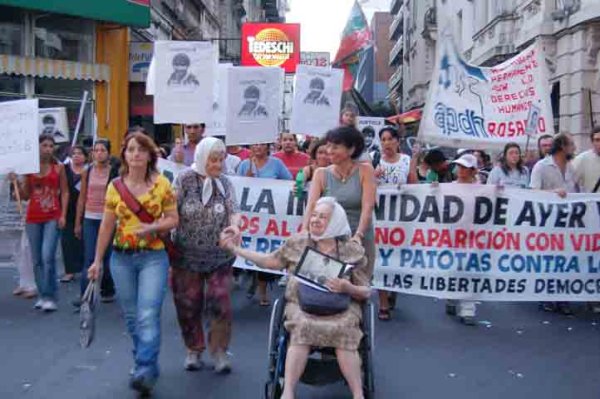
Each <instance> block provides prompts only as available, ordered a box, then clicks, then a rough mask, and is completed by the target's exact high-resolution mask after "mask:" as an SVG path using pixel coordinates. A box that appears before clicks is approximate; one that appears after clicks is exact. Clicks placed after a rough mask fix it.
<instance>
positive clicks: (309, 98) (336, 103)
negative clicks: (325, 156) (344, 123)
mask: <svg viewBox="0 0 600 399" xmlns="http://www.w3.org/2000/svg"><path fill="white" fill-rule="evenodd" d="M342 79H343V71H342V70H341V69H332V68H326V67H316V66H308V65H299V66H298V68H297V70H296V77H295V87H294V100H293V103H292V118H291V122H290V123H291V131H292V132H293V133H300V134H309V135H311V136H317V137H320V136H324V135H325V133H326V132H327V131H328V130H329V129H332V128H334V127H335V126H337V125H338V120H339V110H340V105H341V101H342Z"/></svg>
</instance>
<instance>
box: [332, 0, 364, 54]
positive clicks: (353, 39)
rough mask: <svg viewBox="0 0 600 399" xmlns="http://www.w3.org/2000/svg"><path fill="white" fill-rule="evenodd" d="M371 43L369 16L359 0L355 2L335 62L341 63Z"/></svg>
mask: <svg viewBox="0 0 600 399" xmlns="http://www.w3.org/2000/svg"><path fill="white" fill-rule="evenodd" d="M370 44H371V31H370V29H369V24H368V23H367V18H365V14H364V13H363V10H362V8H361V7H360V5H359V4H358V1H355V2H354V6H353V7H352V11H351V12H350V17H349V18H348V22H346V27H345V28H344V31H343V32H342V41H341V42H340V47H339V49H338V51H337V54H336V56H335V59H334V61H333V63H334V64H341V63H342V62H343V61H345V60H346V58H348V57H350V56H352V55H354V54H356V53H357V52H359V51H360V50H362V49H364V48H365V47H367V46H368V45H370Z"/></svg>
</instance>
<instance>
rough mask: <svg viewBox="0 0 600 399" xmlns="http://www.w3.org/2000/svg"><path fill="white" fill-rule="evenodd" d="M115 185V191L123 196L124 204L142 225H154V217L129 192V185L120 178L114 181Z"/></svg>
mask: <svg viewBox="0 0 600 399" xmlns="http://www.w3.org/2000/svg"><path fill="white" fill-rule="evenodd" d="M113 185H114V186H115V189H116V190H117V192H118V193H119V195H120V196H121V199H122V200H123V202H125V205H127V207H128V208H129V209H130V210H131V212H133V214H134V215H135V216H137V218H138V219H139V220H140V221H141V222H142V223H148V224H150V223H154V221H155V220H156V219H155V218H154V216H152V215H151V214H150V213H149V212H148V211H147V210H146V208H144V206H143V205H142V204H140V201H138V200H137V198H135V196H134V195H133V193H132V192H131V191H129V188H127V185H125V182H124V181H123V179H122V178H120V177H118V178H116V179H114V180H113Z"/></svg>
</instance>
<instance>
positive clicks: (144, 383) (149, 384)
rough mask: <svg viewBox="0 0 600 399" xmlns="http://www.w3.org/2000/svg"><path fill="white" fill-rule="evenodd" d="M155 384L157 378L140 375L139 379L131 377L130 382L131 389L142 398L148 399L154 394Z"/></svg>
mask: <svg viewBox="0 0 600 399" xmlns="http://www.w3.org/2000/svg"><path fill="white" fill-rule="evenodd" d="M155 382H156V379H155V378H148V377H144V376H143V375H139V376H137V377H131V379H130V380H129V387H130V388H131V389H133V390H134V391H137V392H139V394H140V396H141V397H148V396H150V395H151V394H152V388H153V387H154V383H155Z"/></svg>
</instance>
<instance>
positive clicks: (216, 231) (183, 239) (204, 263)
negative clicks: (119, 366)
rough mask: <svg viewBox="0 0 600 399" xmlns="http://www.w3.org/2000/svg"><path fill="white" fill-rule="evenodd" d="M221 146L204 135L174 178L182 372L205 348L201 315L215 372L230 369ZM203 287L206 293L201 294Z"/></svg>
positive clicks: (228, 191) (193, 366)
mask: <svg viewBox="0 0 600 399" xmlns="http://www.w3.org/2000/svg"><path fill="white" fill-rule="evenodd" d="M226 155H227V153H226V150H225V144H224V143H223V142H222V141H221V140H219V139H216V138H214V137H206V138H205V139H203V140H202V141H201V142H200V143H199V144H198V146H197V147H196V152H195V155H194V158H195V163H194V164H193V165H192V168H191V169H188V170H186V171H184V172H183V173H181V174H180V175H179V176H178V177H177V179H176V180H175V183H174V186H175V190H176V192H177V210H178V213H179V215H180V223H179V227H178V228H177V231H176V233H175V245H176V247H177V249H178V250H179V251H178V252H180V253H181V255H182V256H181V258H180V259H178V260H176V261H175V262H174V263H173V264H172V266H173V268H172V285H171V286H172V288H173V300H174V301H175V308H176V309H177V318H178V320H179V325H180V327H181V333H182V335H183V340H184V341H185V346H186V347H187V350H188V353H187V356H186V359H185V363H184V365H185V368H186V369H187V370H198V369H199V368H200V366H201V356H202V352H204V349H205V348H206V344H205V339H204V331H203V327H202V326H203V320H202V313H203V311H204V310H205V309H206V310H207V312H208V313H209V315H208V316H209V317H210V318H211V324H210V334H209V335H208V348H209V351H210V353H211V355H212V356H213V358H214V361H215V371H216V372H217V373H223V372H228V371H229V370H230V369H231V366H230V363H229V358H228V357H227V348H228V346H229V341H230V338H231V298H230V292H229V288H230V286H231V278H232V265H233V261H234V260H235V256H234V255H233V254H232V253H231V252H230V251H227V250H225V249H223V248H220V247H219V246H218V242H219V235H220V233H221V231H223V230H224V229H225V228H227V227H230V226H231V227H230V228H231V229H233V231H234V232H236V233H239V230H238V227H237V225H238V217H237V215H236V212H237V202H236V199H235V190H234V188H233V186H232V184H231V182H230V181H229V179H228V178H227V177H225V175H224V174H223V173H222V172H223V161H224V160H225V157H226ZM205 290H206V293H205Z"/></svg>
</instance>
